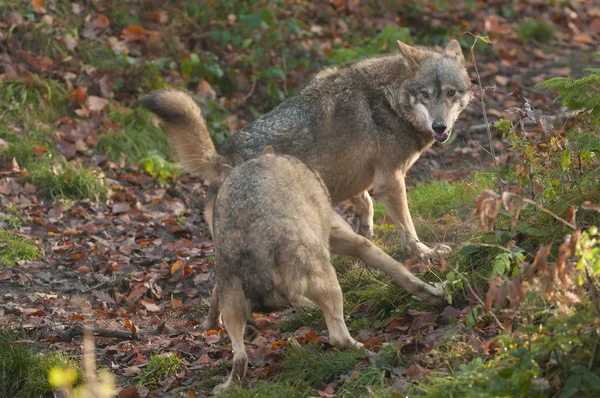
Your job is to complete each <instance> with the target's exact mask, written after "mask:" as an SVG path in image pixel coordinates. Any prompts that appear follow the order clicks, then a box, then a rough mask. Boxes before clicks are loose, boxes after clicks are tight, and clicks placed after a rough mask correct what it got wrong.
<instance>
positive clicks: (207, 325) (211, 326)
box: [200, 317, 221, 330]
mask: <svg viewBox="0 0 600 398" xmlns="http://www.w3.org/2000/svg"><path fill="white" fill-rule="evenodd" d="M219 318H220V317H217V318H216V319H215V318H212V319H211V318H210V317H209V318H206V319H205V320H204V322H202V324H201V325H200V330H219V329H221V322H219Z"/></svg>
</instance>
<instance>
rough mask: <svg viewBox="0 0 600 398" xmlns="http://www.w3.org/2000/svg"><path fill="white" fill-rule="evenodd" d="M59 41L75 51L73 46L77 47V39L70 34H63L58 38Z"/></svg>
mask: <svg viewBox="0 0 600 398" xmlns="http://www.w3.org/2000/svg"><path fill="white" fill-rule="evenodd" d="M59 41H60V42H61V43H63V44H64V45H65V46H67V48H68V49H69V50H71V51H75V47H77V43H78V42H77V39H76V38H74V37H73V36H71V35H64V36H63V37H61V38H60V39H59Z"/></svg>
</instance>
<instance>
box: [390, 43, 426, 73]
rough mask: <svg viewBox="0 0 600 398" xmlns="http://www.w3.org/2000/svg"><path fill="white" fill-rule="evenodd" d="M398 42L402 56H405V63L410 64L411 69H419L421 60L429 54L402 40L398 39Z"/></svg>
mask: <svg viewBox="0 0 600 398" xmlns="http://www.w3.org/2000/svg"><path fill="white" fill-rule="evenodd" d="M396 43H398V49H399V50H400V54H401V55H402V58H404V61H405V62H404V64H405V65H406V66H408V68H409V69H413V70H414V69H417V68H418V67H419V64H420V62H421V60H422V59H423V58H425V56H426V55H427V54H426V53H425V51H423V50H419V49H418V48H414V47H412V46H409V45H408V44H404V43H402V42H401V41H400V40H396Z"/></svg>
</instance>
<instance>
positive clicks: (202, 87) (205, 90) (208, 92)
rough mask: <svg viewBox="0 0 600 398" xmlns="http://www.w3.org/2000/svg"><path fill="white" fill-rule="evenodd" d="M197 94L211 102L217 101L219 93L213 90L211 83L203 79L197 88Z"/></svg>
mask: <svg viewBox="0 0 600 398" xmlns="http://www.w3.org/2000/svg"><path fill="white" fill-rule="evenodd" d="M196 94H198V96H200V97H202V98H206V99H209V100H214V99H217V92H216V91H215V90H214V89H213V88H212V86H211V85H210V83H209V82H207V81H206V80H205V79H201V80H200V81H199V82H198V86H196Z"/></svg>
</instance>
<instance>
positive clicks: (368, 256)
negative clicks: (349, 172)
mask: <svg viewBox="0 0 600 398" xmlns="http://www.w3.org/2000/svg"><path fill="white" fill-rule="evenodd" d="M329 243H330V244H331V252H332V253H335V254H340V255H344V256H354V257H358V258H360V259H361V260H363V261H364V262H365V263H367V264H368V265H370V266H372V267H374V268H377V269H378V270H380V271H383V272H385V273H386V274H388V275H389V276H391V277H392V278H394V281H395V282H396V283H397V284H398V285H400V287H402V288H403V289H404V290H406V291H407V292H409V293H412V294H414V295H415V296H418V297H420V298H421V299H422V300H423V301H425V302H427V303H429V304H431V305H440V304H443V303H445V299H444V291H443V290H442V289H438V288H437V287H435V286H432V285H430V284H429V283H426V282H424V281H422V280H420V279H419V278H417V277H416V276H414V275H413V274H411V273H410V271H409V270H407V269H406V268H405V267H404V265H402V263H399V262H398V261H396V260H394V259H393V258H392V257H390V256H389V255H388V254H386V253H385V252H384V251H383V250H381V249H380V248H379V247H377V245H375V244H374V243H372V242H370V241H369V240H368V239H366V238H364V237H363V236H360V235H358V234H356V233H355V232H354V231H353V230H352V227H351V226H350V225H348V223H347V222H346V221H344V219H343V218H342V216H340V215H339V214H337V213H336V212H335V211H332V215H331V234H330V235H329Z"/></svg>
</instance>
